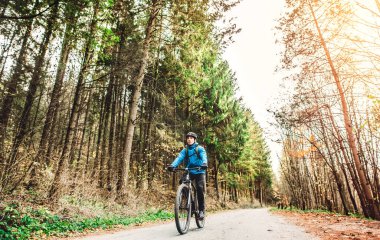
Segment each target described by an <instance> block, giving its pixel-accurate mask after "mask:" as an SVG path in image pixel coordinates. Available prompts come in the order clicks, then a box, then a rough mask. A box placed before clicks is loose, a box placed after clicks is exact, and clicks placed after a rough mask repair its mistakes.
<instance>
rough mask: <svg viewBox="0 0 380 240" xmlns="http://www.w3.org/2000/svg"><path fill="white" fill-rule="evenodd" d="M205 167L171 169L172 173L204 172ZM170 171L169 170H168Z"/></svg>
mask: <svg viewBox="0 0 380 240" xmlns="http://www.w3.org/2000/svg"><path fill="white" fill-rule="evenodd" d="M206 169H207V166H201V167H191V168H173V170H172V172H176V171H185V172H186V171H187V172H188V171H190V170H206ZM169 171H170V170H169Z"/></svg>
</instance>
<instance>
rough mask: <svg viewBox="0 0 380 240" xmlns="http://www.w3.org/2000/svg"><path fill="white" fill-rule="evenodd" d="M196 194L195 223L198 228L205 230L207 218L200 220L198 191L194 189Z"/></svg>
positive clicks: (194, 194)
mask: <svg viewBox="0 0 380 240" xmlns="http://www.w3.org/2000/svg"><path fill="white" fill-rule="evenodd" d="M193 189H194V190H193V191H194V192H193V196H194V204H195V209H194V211H195V223H196V224H197V227H198V228H203V227H204V226H205V218H206V216H205V217H204V218H203V219H199V205H198V195H197V191H196V190H195V188H193Z"/></svg>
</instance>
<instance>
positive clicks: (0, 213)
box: [0, 203, 173, 240]
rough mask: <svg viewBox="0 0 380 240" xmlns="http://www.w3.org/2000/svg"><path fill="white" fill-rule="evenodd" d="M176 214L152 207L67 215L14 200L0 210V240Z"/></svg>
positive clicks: (26, 237)
mask: <svg viewBox="0 0 380 240" xmlns="http://www.w3.org/2000/svg"><path fill="white" fill-rule="evenodd" d="M172 218H173V214H172V213H169V212H166V211H163V210H150V211H147V212H145V213H143V214H141V215H138V216H136V217H128V216H110V217H106V218H100V217H94V218H86V219H79V218H63V217H60V216H58V215H55V214H52V213H51V212H50V211H49V210H47V209H46V208H40V209H32V208H25V209H23V208H21V207H20V206H19V205H18V204H16V203H11V204H8V205H6V206H5V207H3V208H2V209H0V239H7V240H8V239H9V240H12V239H30V238H39V237H41V236H44V235H46V236H65V235H68V233H70V232H83V231H85V230H92V229H96V228H103V229H106V228H110V227H112V226H116V225H124V226H127V225H131V224H141V223H144V222H151V221H156V220H166V219H172Z"/></svg>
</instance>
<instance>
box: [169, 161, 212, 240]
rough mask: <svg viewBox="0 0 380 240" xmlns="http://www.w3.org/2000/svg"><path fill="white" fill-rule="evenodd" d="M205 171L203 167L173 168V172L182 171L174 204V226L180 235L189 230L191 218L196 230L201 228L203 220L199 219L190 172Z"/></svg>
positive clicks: (195, 193)
mask: <svg viewBox="0 0 380 240" xmlns="http://www.w3.org/2000/svg"><path fill="white" fill-rule="evenodd" d="M200 169H206V168H205V167H195V168H175V169H174V170H173V172H175V171H184V172H185V173H184V174H183V176H182V178H181V184H180V185H179V186H178V188H177V194H176V198H175V204H174V215H175V224H176V227H177V230H178V232H179V233H180V234H185V233H187V231H188V230H189V226H190V220H191V216H193V215H194V216H195V223H196V224H197V227H198V228H203V227H204V225H205V218H202V219H200V218H199V206H198V195H197V191H196V187H195V186H194V183H193V182H192V181H191V179H190V172H189V171H190V170H200Z"/></svg>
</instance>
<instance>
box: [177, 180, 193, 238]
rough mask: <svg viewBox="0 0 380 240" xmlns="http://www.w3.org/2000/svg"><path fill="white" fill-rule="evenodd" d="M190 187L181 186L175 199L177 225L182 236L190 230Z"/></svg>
mask: <svg viewBox="0 0 380 240" xmlns="http://www.w3.org/2000/svg"><path fill="white" fill-rule="evenodd" d="M189 198H190V194H189V187H188V186H187V185H186V184H181V185H180V186H179V187H178V190H177V196H176V199H175V206H174V214H175V224H176V227H177V230H178V232H179V233H180V234H185V233H186V232H187V230H189V225H190V217H191V204H190V199H189Z"/></svg>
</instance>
